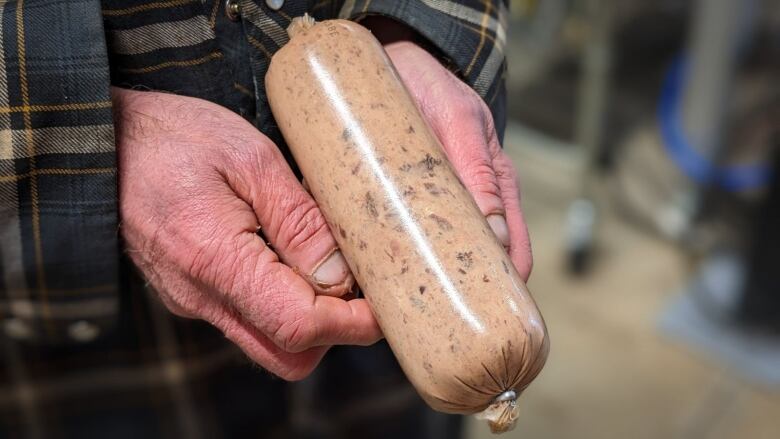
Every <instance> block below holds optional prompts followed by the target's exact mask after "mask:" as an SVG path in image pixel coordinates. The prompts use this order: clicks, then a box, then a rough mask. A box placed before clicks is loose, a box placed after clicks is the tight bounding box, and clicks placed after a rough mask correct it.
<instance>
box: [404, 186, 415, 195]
mask: <svg viewBox="0 0 780 439" xmlns="http://www.w3.org/2000/svg"><path fill="white" fill-rule="evenodd" d="M416 192H417V191H415V190H414V188H413V187H411V186H406V189H404V192H403V196H404V197H408V196H410V195H414V194H415V193H416Z"/></svg>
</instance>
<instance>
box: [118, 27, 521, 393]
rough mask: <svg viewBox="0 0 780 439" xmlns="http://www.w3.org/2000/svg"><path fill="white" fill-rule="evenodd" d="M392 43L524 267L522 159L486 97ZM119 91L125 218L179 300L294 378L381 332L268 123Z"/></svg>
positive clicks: (145, 264)
mask: <svg viewBox="0 0 780 439" xmlns="http://www.w3.org/2000/svg"><path fill="white" fill-rule="evenodd" d="M386 48H387V51H388V54H389V55H390V57H391V59H392V60H393V62H394V64H395V65H396V68H397V69H398V71H399V73H400V75H401V77H402V78H403V80H404V82H405V84H406V85H407V87H408V88H409V89H410V91H411V93H412V95H413V96H414V98H415V99H416V101H417V102H418V104H419V106H420V108H421V110H422V112H423V114H424V116H425V117H426V118H427V120H428V121H429V123H430V124H431V126H432V127H433V129H434V131H435V132H436V134H437V135H438V137H439V138H440V140H441V141H442V144H443V145H444V147H445V150H446V151H447V155H448V157H449V158H450V160H451V161H452V163H453V165H454V167H455V168H456V170H457V172H458V174H459V176H460V178H461V180H462V181H463V183H464V184H465V186H466V187H467V188H468V189H469V191H470V192H471V193H472V194H473V195H474V197H475V199H476V201H477V205H478V206H479V208H480V209H481V210H482V212H483V213H484V214H485V215H486V216H488V220H489V222H490V224H491V226H492V227H493V229H494V231H495V232H496V235H497V236H498V237H499V239H500V240H501V241H502V242H503V243H504V244H505V246H507V247H508V248H509V251H510V252H511V256H512V260H513V261H514V263H515V265H516V266H517V268H518V270H519V272H520V274H521V275H522V276H523V277H524V278H527V277H528V275H529V273H530V270H531V254H530V247H529V241H528V234H527V232H526V228H525V223H524V221H523V217H522V213H521V211H520V200H519V194H518V188H517V184H516V176H515V171H514V168H513V166H512V164H511V162H510V160H509V159H508V157H507V156H506V155H505V154H504V153H503V152H502V151H501V150H500V148H499V145H498V141H497V138H496V134H495V130H494V128H493V123H492V119H491V116H490V112H489V111H488V109H487V107H486V106H485V104H484V102H483V101H482V100H481V99H480V98H479V96H477V95H476V93H474V91H472V90H471V89H470V88H469V87H468V86H466V85H465V84H464V83H463V82H461V81H460V80H458V79H457V78H456V77H455V76H453V75H452V74H451V73H450V72H448V71H447V70H446V69H444V68H443V67H442V66H441V65H440V64H439V63H438V62H437V61H436V59H434V58H433V57H432V56H431V55H429V54H428V53H427V52H425V51H424V50H422V49H420V48H419V47H417V46H415V45H414V44H412V43H407V42H398V43H393V44H390V45H388V46H387V47H386ZM113 101H114V112H115V119H116V142H117V151H118V160H119V189H120V193H119V201H120V215H121V221H122V222H121V227H120V231H121V234H122V237H123V238H124V240H125V244H126V248H127V251H128V253H129V254H130V256H131V258H132V260H133V261H134V263H135V264H136V265H137V266H138V267H139V269H140V270H141V272H142V274H143V275H144V276H145V278H146V279H147V280H148V281H149V283H150V284H151V285H152V286H153V287H154V289H155V290H156V291H157V292H158V293H159V296H160V299H161V300H162V301H163V303H165V305H166V306H167V307H168V309H170V310H171V312H173V313H175V314H177V315H180V316H183V317H188V318H198V319H203V320H205V321H207V322H209V323H210V324H212V325H214V326H215V327H217V328H219V329H220V330H221V331H222V332H223V333H224V334H225V336H226V337H227V338H228V339H230V340H231V341H233V342H234V343H236V344H237V345H238V346H239V347H240V348H241V349H242V350H243V351H244V352H245V353H246V354H247V355H248V356H249V357H250V358H251V359H252V360H253V361H255V362H257V363H259V364H260V365H261V366H263V367H264V368H266V369H267V370H269V371H270V372H272V373H274V374H276V375H278V376H280V377H282V378H284V379H287V380H298V379H302V378H304V377H306V376H307V375H308V374H309V373H310V372H311V371H312V370H313V369H314V367H316V365H317V364H318V363H319V361H320V360H321V358H322V356H323V355H324V354H325V352H326V351H327V349H328V347H329V346H332V345H337V344H353V345H369V344H372V343H374V342H376V341H377V340H379V339H380V338H381V336H382V334H381V331H380V330H379V327H378V326H377V323H376V321H375V320H374V318H373V316H372V314H371V311H370V309H369V307H368V304H367V303H366V301H365V300H363V299H355V300H344V299H342V298H341V297H340V296H342V295H343V294H344V293H346V292H348V291H349V289H350V287H351V286H352V284H353V282H354V280H353V277H352V275H351V274H350V273H349V270H348V268H347V266H346V264H345V262H344V260H343V257H341V256H340V253H334V251H336V242H335V240H334V238H333V236H332V235H331V233H330V230H329V229H328V226H327V224H326V222H325V220H324V218H323V217H322V214H321V213H320V211H319V209H318V208H317V205H316V203H315V202H314V200H313V199H312V198H311V196H310V195H309V194H308V192H306V190H305V189H304V188H303V187H302V186H301V184H300V183H299V182H298V181H297V180H296V178H295V176H294V175H293V173H292V171H291V170H290V169H289V167H288V165H287V163H286V162H285V161H284V158H283V157H282V155H281V153H280V152H279V150H278V148H277V147H276V145H274V144H273V143H272V142H271V141H270V140H269V139H268V138H267V137H265V136H264V135H263V134H261V133H260V132H259V131H257V130H256V129H255V128H254V127H253V126H252V125H251V124H249V123H248V122H246V121H245V120H244V119H242V118H241V117H239V116H238V115H236V114H234V113H232V112H231V111H229V110H227V109H225V108H222V107H220V106H218V105H216V104H213V103H210V102H206V101H203V100H198V99H194V98H188V97H182V96H176V95H171V94H163V93H153V92H137V91H129V90H122V89H114V90H113ZM503 218H506V221H504V220H503ZM258 230H262V231H263V234H264V236H265V237H266V238H267V239H268V241H269V242H270V244H271V246H270V247H269V246H268V245H266V242H264V240H263V239H262V238H261V237H260V236H259V235H258V234H257V233H256V232H257V231H258ZM323 261H328V262H325V263H323ZM325 265H327V266H328V270H327V273H326V275H325V276H324V278H323V277H321V276H317V275H316V274H317V273H319V271H317V269H318V268H319V267H320V266H325ZM315 272H316V273H315Z"/></svg>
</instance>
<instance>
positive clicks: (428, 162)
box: [420, 154, 441, 171]
mask: <svg viewBox="0 0 780 439" xmlns="http://www.w3.org/2000/svg"><path fill="white" fill-rule="evenodd" d="M420 164H421V165H423V166H424V167H425V169H427V170H429V171H433V168H435V167H437V166H439V165H441V159H435V158H433V157H431V155H430V154H425V158H424V159H423V160H422V161H420Z"/></svg>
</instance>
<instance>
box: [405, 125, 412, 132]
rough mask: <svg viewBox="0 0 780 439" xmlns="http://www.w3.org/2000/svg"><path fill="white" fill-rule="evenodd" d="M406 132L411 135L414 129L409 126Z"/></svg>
mask: <svg viewBox="0 0 780 439" xmlns="http://www.w3.org/2000/svg"><path fill="white" fill-rule="evenodd" d="M406 132H407V133H409V134H412V133H413V132H414V127H413V126H411V125H409V128H407V129H406Z"/></svg>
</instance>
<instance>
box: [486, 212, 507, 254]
mask: <svg viewBox="0 0 780 439" xmlns="http://www.w3.org/2000/svg"><path fill="white" fill-rule="evenodd" d="M487 222H488V224H490V228H491V229H493V234H494V235H496V238H498V242H500V243H501V245H503V246H504V247H509V226H508V225H507V223H506V218H504V215H499V214H493V215H488V216H487Z"/></svg>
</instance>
